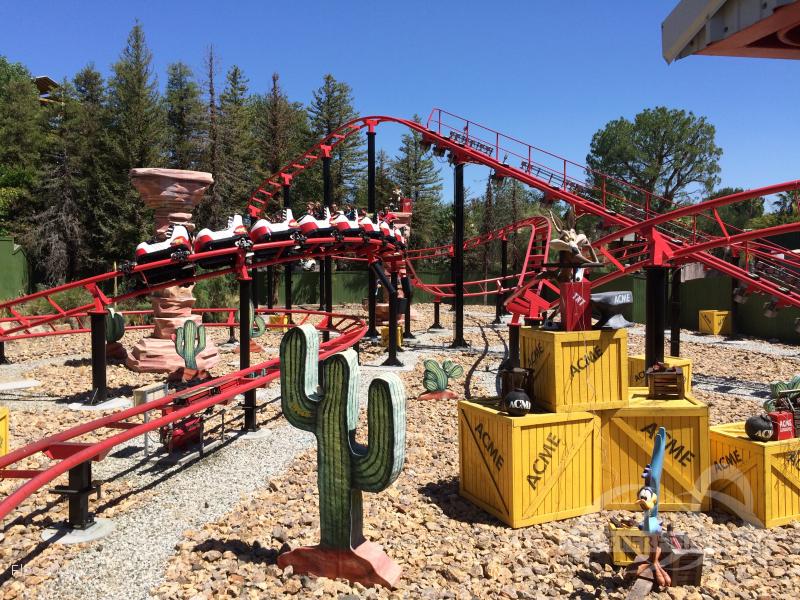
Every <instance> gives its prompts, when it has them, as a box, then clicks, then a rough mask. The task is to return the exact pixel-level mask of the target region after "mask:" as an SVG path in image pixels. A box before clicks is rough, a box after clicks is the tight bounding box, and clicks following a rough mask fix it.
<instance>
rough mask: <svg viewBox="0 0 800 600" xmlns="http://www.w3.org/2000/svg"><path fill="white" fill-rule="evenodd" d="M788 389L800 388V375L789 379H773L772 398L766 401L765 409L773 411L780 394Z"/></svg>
mask: <svg viewBox="0 0 800 600" xmlns="http://www.w3.org/2000/svg"><path fill="white" fill-rule="evenodd" d="M787 390H800V375H795V376H794V377H792V378H791V379H790V380H789V381H773V382H772V383H770V384H769V395H770V399H769V400H767V401H766V402H764V410H765V411H767V412H772V411H774V410H775V401H776V400H777V399H778V394H780V393H781V392H785V391H787Z"/></svg>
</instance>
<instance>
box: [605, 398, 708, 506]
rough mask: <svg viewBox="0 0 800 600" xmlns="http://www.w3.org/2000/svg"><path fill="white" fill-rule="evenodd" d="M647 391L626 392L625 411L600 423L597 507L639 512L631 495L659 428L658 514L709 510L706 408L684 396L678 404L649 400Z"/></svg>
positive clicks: (608, 415) (607, 415)
mask: <svg viewBox="0 0 800 600" xmlns="http://www.w3.org/2000/svg"><path fill="white" fill-rule="evenodd" d="M647 395H648V389H647V388H630V402H629V404H628V406H627V407H626V408H620V409H618V410H606V411H602V412H601V413H600V416H601V419H602V458H603V508H605V509H624V510H633V511H638V510H640V509H639V507H638V505H637V504H636V496H637V493H638V491H639V488H641V486H642V470H643V469H644V467H645V466H646V465H647V463H649V462H650V458H651V456H652V454H653V438H654V437H655V434H656V431H658V428H659V427H665V428H666V430H667V436H668V437H667V448H666V456H665V457H664V475H663V477H662V481H661V498H660V501H659V505H658V506H659V510H661V511H702V510H707V509H708V508H709V506H710V502H709V498H708V496H707V492H708V485H709V474H708V470H709V469H708V467H709V464H710V463H709V458H710V453H709V441H708V406H706V405H705V404H703V403H702V402H700V401H698V400H695V399H694V397H692V396H691V395H690V394H687V397H686V398H684V399H683V400H649V399H648V398H647Z"/></svg>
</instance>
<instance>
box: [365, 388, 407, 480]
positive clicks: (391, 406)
mask: <svg viewBox="0 0 800 600" xmlns="http://www.w3.org/2000/svg"><path fill="white" fill-rule="evenodd" d="M368 422H369V443H368V446H366V447H365V446H362V445H360V444H354V445H353V446H354V447H353V454H354V457H353V485H354V487H357V488H359V489H361V490H363V491H365V492H380V491H381V490H384V489H386V488H387V487H389V486H390V485H391V484H392V482H394V480H395V479H397V476H398V475H399V474H400V471H401V470H402V468H403V463H404V462H405V449H406V431H405V422H406V394H405V390H404V388H403V384H402V383H401V381H400V379H399V378H398V377H397V375H395V374H393V373H390V374H387V375H383V376H381V377H377V378H376V379H374V380H373V381H372V383H371V384H370V386H369V407H368Z"/></svg>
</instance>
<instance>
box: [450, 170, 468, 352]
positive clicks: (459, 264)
mask: <svg viewBox="0 0 800 600" xmlns="http://www.w3.org/2000/svg"><path fill="white" fill-rule="evenodd" d="M453 170H454V172H455V186H454V198H453V213H454V217H455V218H454V220H455V223H454V224H453V226H454V228H453V283H454V284H455V285H454V286H453V287H454V288H455V289H454V290H453V291H454V292H455V303H454V306H455V311H456V314H455V328H454V331H453V343H452V344H451V346H450V347H451V348H462V347H464V346H466V345H467V342H466V341H464V163H458V164H457V165H456V166H455V168H454V169H453Z"/></svg>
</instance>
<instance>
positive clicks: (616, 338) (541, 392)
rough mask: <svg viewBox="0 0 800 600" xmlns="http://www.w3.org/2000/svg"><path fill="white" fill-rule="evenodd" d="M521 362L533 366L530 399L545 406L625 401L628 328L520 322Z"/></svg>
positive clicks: (572, 407) (594, 406)
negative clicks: (537, 325)
mask: <svg viewBox="0 0 800 600" xmlns="http://www.w3.org/2000/svg"><path fill="white" fill-rule="evenodd" d="M520 363H521V366H522V367H524V368H526V369H532V370H533V401H534V403H535V404H536V405H537V406H538V407H540V408H542V409H543V410H547V411H551V412H574V411H583V410H602V409H608V408H621V407H623V406H625V405H626V404H627V402H628V334H627V332H626V331H625V330H624V329H617V330H615V331H610V330H599V331H545V330H543V329H538V328H531V327H523V328H522V331H521V332H520Z"/></svg>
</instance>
